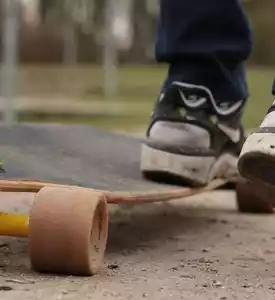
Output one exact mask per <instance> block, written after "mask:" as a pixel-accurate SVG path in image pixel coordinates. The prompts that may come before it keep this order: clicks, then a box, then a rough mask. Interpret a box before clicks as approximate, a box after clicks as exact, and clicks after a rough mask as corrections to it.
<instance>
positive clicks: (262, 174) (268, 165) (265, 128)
mask: <svg viewBox="0 0 275 300" xmlns="http://www.w3.org/2000/svg"><path fill="white" fill-rule="evenodd" d="M238 169H239V172H240V174H241V175H242V176H243V177H245V178H247V179H249V180H251V181H260V182H262V183H267V184H271V185H275V103H274V104H273V105H272V106H271V108H270V109H269V111H268V113H267V115H266V117H265V119H264V120H263V122H262V124H261V125H260V127H259V128H258V129H257V130H255V131H254V132H253V133H252V134H251V135H249V136H248V138H247V140H246V142H245V143H244V146H243V148H242V151H241V154H240V158H239V161H238Z"/></svg>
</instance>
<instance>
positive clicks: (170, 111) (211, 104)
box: [141, 82, 244, 186]
mask: <svg viewBox="0 0 275 300" xmlns="http://www.w3.org/2000/svg"><path fill="white" fill-rule="evenodd" d="M243 104H244V101H241V102H239V103H233V104H232V105H231V106H229V105H224V104H221V105H220V106H218V105H217V104H216V102H215V101H214V99H213V95H212V93H211V91H210V90H208V89H207V88H206V87H202V86H195V85H190V84H185V83H180V82H175V83H173V84H172V86H171V87H170V88H169V89H168V90H167V91H166V92H165V94H162V95H161V97H160V99H159V101H158V103H157V104H156V107H155V111H154V112H153V115H152V120H151V123H150V125H149V128H148V130H147V139H146V140H145V141H144V143H143V145H142V151H141V171H142V174H143V175H144V176H145V177H146V178H148V179H151V180H156V181H161V182H167V183H174V182H175V183H179V182H180V183H185V184H188V185H190V186H201V185H206V184H207V183H209V182H210V181H211V180H213V179H214V178H232V177H233V176H237V175H238V170H237V161H238V156H239V154H240V150H241V148H242V145H243V143H244V134H243V129H242V126H241V124H240V122H239V119H240V118H239V115H240V112H241V110H242V107H243V106H244V105H243ZM182 110H184V112H182ZM213 114H214V115H215V116H216V120H214V118H213V117H211V116H213ZM217 116H218V117H217ZM236 116H238V118H236ZM221 119H222V120H221ZM229 120H231V121H232V122H229ZM236 120H238V121H236Z"/></svg>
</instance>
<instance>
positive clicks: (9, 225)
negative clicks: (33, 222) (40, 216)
mask: <svg viewBox="0 0 275 300" xmlns="http://www.w3.org/2000/svg"><path fill="white" fill-rule="evenodd" d="M28 234H29V217H28V216H22V215H15V214H6V213H0V236H12V237H28Z"/></svg>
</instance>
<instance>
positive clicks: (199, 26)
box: [156, 0, 275, 102]
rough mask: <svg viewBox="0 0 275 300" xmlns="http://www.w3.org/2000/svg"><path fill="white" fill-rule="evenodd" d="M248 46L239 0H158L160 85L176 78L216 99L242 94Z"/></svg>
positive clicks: (232, 98) (236, 97)
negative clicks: (165, 67) (163, 72)
mask: <svg viewBox="0 0 275 300" xmlns="http://www.w3.org/2000/svg"><path fill="white" fill-rule="evenodd" d="M251 49H252V33H251V29H250V24H249V22H248V20H247V18H246V16H245V14H244V11H243V9H242V7H241V5H240V2H239V0H222V1H221V0H207V1H206V0H160V17H159V24H158V30H157V38H156V59H157V61H158V62H165V63H168V64H169V71H168V76H167V79H166V81H165V83H164V86H163V88H164V89H166V88H167V87H169V85H170V84H171V83H172V82H173V81H175V80H177V81H183V82H187V83H192V84H197V85H203V86H206V87H208V88H209V89H210V90H211V91H212V93H213V95H214V97H215V99H216V100H217V101H221V102H222V101H226V102H228V101H233V102H235V101H239V100H241V99H246V98H247V97H248V88H247V83H246V75H245V70H244V66H243V64H244V62H245V61H246V60H247V58H248V57H249V55H250V53H251ZM273 92H274V93H275V82H274V86H273Z"/></svg>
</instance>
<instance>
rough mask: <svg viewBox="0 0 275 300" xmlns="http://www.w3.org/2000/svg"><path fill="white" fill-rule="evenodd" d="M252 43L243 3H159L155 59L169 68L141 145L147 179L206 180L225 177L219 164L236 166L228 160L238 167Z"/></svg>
mask: <svg viewBox="0 0 275 300" xmlns="http://www.w3.org/2000/svg"><path fill="white" fill-rule="evenodd" d="M251 44H252V43H251V31H250V28H249V24H248V21H247V19H246V17H245V15H244V12H243V10H242V8H241V6H240V3H239V0H225V1H219V0H208V1H207V4H206V2H205V0H193V1H189V0H160V18H159V26H158V32H157V40H156V59H157V61H158V62H165V63H168V64H169V71H168V76H167V78H166V80H165V83H164V85H163V87H162V90H161V94H160V97H159V100H158V101H157V104H156V107H155V110H154V113H153V116H152V121H151V123H150V125H149V128H148V132H147V136H148V139H147V142H146V143H145V144H144V146H143V149H142V157H141V169H142V171H143V173H144V174H145V176H147V177H159V175H161V176H162V175H167V174H169V175H171V174H172V175H176V176H179V177H181V178H182V179H184V180H186V181H187V182H190V183H191V184H206V183H207V182H208V181H209V180H211V179H212V177H214V176H216V175H217V174H218V173H219V174H220V176H224V174H221V168H223V169H227V171H231V169H230V168H229V167H228V168H225V167H224V166H225V163H227V164H228V165H230V164H234V171H235V170H237V169H236V162H237V161H236V155H237V154H239V150H240V147H241V146H242V142H243V139H242V132H241V131H242V129H241V125H240V116H241V115H242V110H243V107H244V104H245V101H246V99H247V97H248V91H247V86H246V80H245V72H244V68H243V62H244V61H245V60H246V59H247V58H248V56H249V54H250V52H251ZM182 109H184V110H185V115H182V114H181V112H180V111H181V110H182ZM213 115H214V116H216V117H217V118H218V123H222V124H218V125H217V124H214V123H213V121H212V118H210V116H213ZM231 127H232V128H231ZM226 147H227V149H225V148H226ZM229 151H231V153H230V154H233V156H234V159H231V158H232V157H231V156H232V155H231V156H230V155H228V152H229ZM229 156H230V157H229ZM229 160H230V161H229ZM166 177H167V176H166ZM165 179H166V178H165Z"/></svg>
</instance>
